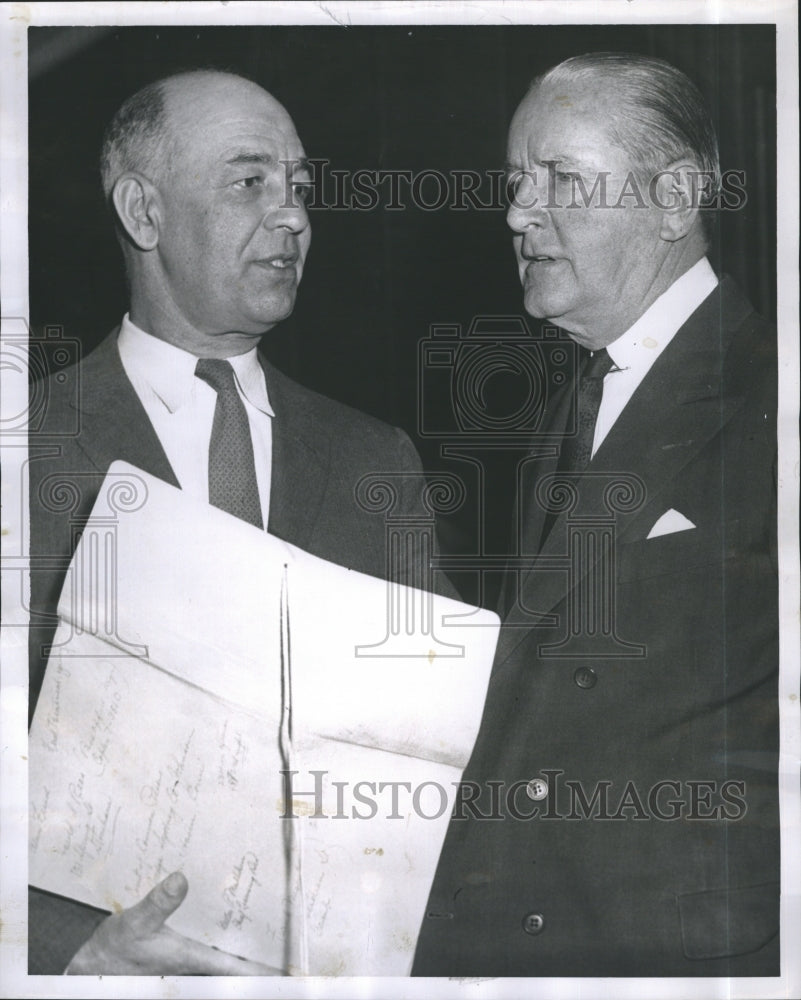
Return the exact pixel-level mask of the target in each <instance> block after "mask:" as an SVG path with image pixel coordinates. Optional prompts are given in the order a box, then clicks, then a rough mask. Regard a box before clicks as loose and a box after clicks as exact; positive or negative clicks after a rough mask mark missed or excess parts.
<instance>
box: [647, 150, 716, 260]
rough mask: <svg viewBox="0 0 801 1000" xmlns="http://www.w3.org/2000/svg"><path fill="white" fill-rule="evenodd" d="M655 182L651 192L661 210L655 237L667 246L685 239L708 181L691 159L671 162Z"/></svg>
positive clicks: (693, 222) (692, 224)
mask: <svg viewBox="0 0 801 1000" xmlns="http://www.w3.org/2000/svg"><path fill="white" fill-rule="evenodd" d="M655 181H656V187H655V190H654V191H652V193H653V194H654V200H655V202H656V205H657V207H658V208H660V209H661V211H662V226H661V228H660V230H659V235H660V237H661V238H662V239H663V240H666V241H667V242H668V243H675V242H676V241H677V240H680V239H683V238H684V237H685V236H687V235H688V233H690V231H691V230H692V228H693V226H694V225H695V222H696V219H697V218H698V210H699V207H700V206H699V202H700V200H701V199H702V198H703V194H704V190H705V185H707V186H708V185H709V184H710V182H711V181H710V178H708V177H705V176H704V175H703V174H702V173H701V171H700V170H699V169H698V166H697V164H695V163H693V162H692V161H691V160H677V161H676V162H675V163H671V164H670V165H669V166H668V167H667V169H665V170H663V171H661V172H660V174H659V175H658V176H657V177H656V179H655Z"/></svg>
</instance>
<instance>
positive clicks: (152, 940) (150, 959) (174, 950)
mask: <svg viewBox="0 0 801 1000" xmlns="http://www.w3.org/2000/svg"><path fill="white" fill-rule="evenodd" d="M188 888H189V887H188V885H187V882H186V879H185V878H184V876H183V875H181V874H180V872H173V873H172V874H171V875H169V876H168V877H167V878H166V879H164V881H163V882H160V883H159V884H158V885H157V886H156V887H155V888H154V889H151V891H150V892H149V893H148V894H147V896H145V898H144V899H143V900H141V901H140V902H139V903H136V904H135V905H134V906H132V907H130V908H129V909H127V910H123V911H122V913H116V914H114V915H113V916H111V917H107V918H106V919H105V920H104V921H103V923H102V924H100V925H99V927H98V928H97V930H96V931H95V933H94V934H93V935H92V937H91V938H90V939H89V940H88V941H87V942H86V944H85V945H84V946H83V947H82V948H81V949H80V951H78V952H77V953H76V954H75V956H74V957H73V959H72V961H71V962H70V964H69V965H68V966H67V969H66V974H67V975H69V976H148V975H162V976H277V975H280V972H279V971H278V970H277V969H272V968H270V967H269V966H266V965H260V964H259V963H258V962H248V961H246V960H245V959H243V958H237V957H236V956H235V955H229V954H227V953H226V952H223V951H219V950H218V949H216V948H210V947H209V946H208V945H204V944H199V943H198V942H197V941H193V940H191V938H187V937H184V936H183V935H182V934H177V933H176V932H175V931H174V930H172V929H171V928H169V927H166V926H165V921H166V920H167V919H168V918H169V917H170V916H171V914H172V913H174V912H175V910H176V909H177V908H178V907H179V906H180V905H181V903H182V902H183V901H184V899H185V898H186V893H187V890H188Z"/></svg>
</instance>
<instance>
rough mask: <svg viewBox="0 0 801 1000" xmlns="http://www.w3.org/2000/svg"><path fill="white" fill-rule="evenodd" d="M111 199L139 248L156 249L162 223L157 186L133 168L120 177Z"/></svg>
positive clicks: (121, 223)
mask: <svg viewBox="0 0 801 1000" xmlns="http://www.w3.org/2000/svg"><path fill="white" fill-rule="evenodd" d="M111 200H112V202H113V203H114V209H115V211H116V213H117V218H118V219H119V220H120V225H121V226H122V227H123V229H124V230H125V232H126V233H127V234H128V236H129V237H130V239H131V240H132V241H133V242H134V243H135V244H136V246H138V247H139V249H140V250H154V249H155V248H156V247H157V246H158V242H159V228H160V223H161V199H160V197H159V192H158V188H156V186H155V185H154V184H153V183H152V182H151V181H149V180H148V179H147V177H144V176H143V175H142V174H139V173H136V172H135V171H130V172H129V173H126V174H123V175H122V176H121V177H120V178H119V179H118V180H117V183H116V184H115V185H114V188H113V190H112V192H111Z"/></svg>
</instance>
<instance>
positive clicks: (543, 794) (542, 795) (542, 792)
mask: <svg viewBox="0 0 801 1000" xmlns="http://www.w3.org/2000/svg"><path fill="white" fill-rule="evenodd" d="M526 795H528V797H529V798H530V799H534V801H535V802H542V800H543V799H547V798H548V782H547V781H546V780H545V778H532V779H531V781H529V783H528V784H527V785H526Z"/></svg>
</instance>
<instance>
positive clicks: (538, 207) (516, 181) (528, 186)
mask: <svg viewBox="0 0 801 1000" xmlns="http://www.w3.org/2000/svg"><path fill="white" fill-rule="evenodd" d="M513 185H514V190H513V191H512V192H511V193H510V196H509V207H508V209H507V210H506V224H507V225H508V226H509V228H510V229H511V230H513V231H514V232H516V233H524V232H525V231H526V230H527V229H528V228H529V227H531V226H543V225H545V224H546V222H547V219H548V213H547V211H546V209H545V206H546V204H547V199H548V188H547V183H544V182H543V179H542V178H539V177H538V176H537V174H536V172H535V171H527V170H526V171H520V172H519V174H518V175H517V176H516V177H515V178H513Z"/></svg>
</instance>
